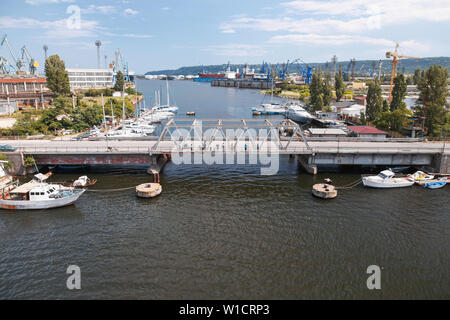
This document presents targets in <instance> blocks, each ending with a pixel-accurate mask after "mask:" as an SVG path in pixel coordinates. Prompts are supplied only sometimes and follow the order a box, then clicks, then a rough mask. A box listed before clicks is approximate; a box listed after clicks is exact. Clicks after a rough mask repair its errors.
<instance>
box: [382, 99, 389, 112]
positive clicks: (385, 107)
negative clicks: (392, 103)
mask: <svg viewBox="0 0 450 320" xmlns="http://www.w3.org/2000/svg"><path fill="white" fill-rule="evenodd" d="M388 111H389V102H388V101H387V100H383V112H388Z"/></svg>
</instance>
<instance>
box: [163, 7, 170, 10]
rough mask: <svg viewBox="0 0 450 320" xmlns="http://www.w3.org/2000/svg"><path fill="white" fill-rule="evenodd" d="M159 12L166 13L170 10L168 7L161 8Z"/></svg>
mask: <svg viewBox="0 0 450 320" xmlns="http://www.w3.org/2000/svg"><path fill="white" fill-rule="evenodd" d="M161 10H162V11H168V10H170V8H169V7H163V8H161Z"/></svg>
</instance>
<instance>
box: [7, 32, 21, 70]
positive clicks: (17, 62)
mask: <svg viewBox="0 0 450 320" xmlns="http://www.w3.org/2000/svg"><path fill="white" fill-rule="evenodd" d="M4 44H6V46H7V47H8V50H9V53H10V54H11V57H12V58H13V60H14V65H15V68H16V71H21V70H22V67H23V66H24V65H25V62H24V61H23V60H22V59H20V58H16V56H15V54H14V51H13V50H12V48H11V45H10V44H9V41H8V36H7V35H6V34H5V35H4V36H3V40H2V43H1V46H3V45H4Z"/></svg>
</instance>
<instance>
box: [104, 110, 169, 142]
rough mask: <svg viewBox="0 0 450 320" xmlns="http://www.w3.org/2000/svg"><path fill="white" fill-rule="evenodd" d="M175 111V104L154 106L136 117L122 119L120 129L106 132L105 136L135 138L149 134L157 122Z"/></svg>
mask: <svg viewBox="0 0 450 320" xmlns="http://www.w3.org/2000/svg"><path fill="white" fill-rule="evenodd" d="M177 112H178V107H176V106H169V105H163V106H155V107H153V108H151V109H148V110H145V111H144V112H143V113H142V114H141V115H140V116H139V117H137V118H136V119H128V120H125V121H123V123H122V126H121V129H118V130H113V131H110V132H108V133H107V137H111V138H136V137H146V136H151V135H153V133H154V132H155V130H156V125H157V124H159V123H161V122H162V121H165V120H168V119H170V118H173V117H174V116H175V114H176V113H177Z"/></svg>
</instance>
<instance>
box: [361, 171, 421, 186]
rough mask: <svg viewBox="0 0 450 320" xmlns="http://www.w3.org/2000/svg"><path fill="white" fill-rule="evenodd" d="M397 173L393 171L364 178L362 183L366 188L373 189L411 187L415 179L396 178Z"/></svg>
mask: <svg viewBox="0 0 450 320" xmlns="http://www.w3.org/2000/svg"><path fill="white" fill-rule="evenodd" d="M394 176H395V173H394V172H392V171H391V170H384V171H381V172H380V173H379V174H378V175H377V176H367V177H363V178H362V181H363V184H364V186H365V187H371V188H402V187H411V186H412V185H413V184H414V179H413V178H411V177H406V178H394Z"/></svg>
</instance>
